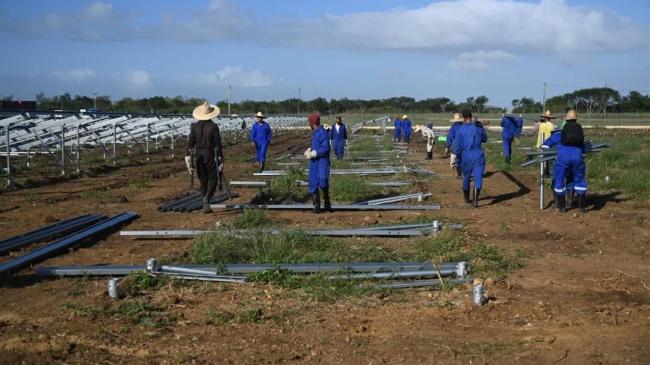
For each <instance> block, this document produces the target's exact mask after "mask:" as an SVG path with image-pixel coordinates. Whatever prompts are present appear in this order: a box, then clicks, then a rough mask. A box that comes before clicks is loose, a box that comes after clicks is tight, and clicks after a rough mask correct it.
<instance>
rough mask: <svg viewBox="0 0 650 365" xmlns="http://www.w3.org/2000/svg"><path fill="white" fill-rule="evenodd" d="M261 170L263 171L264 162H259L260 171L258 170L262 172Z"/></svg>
mask: <svg viewBox="0 0 650 365" xmlns="http://www.w3.org/2000/svg"><path fill="white" fill-rule="evenodd" d="M262 171H264V162H260V171H259V172H262Z"/></svg>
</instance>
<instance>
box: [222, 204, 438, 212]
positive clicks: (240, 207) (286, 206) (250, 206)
mask: <svg viewBox="0 0 650 365" xmlns="http://www.w3.org/2000/svg"><path fill="white" fill-rule="evenodd" d="M210 208H212V209H227V210H243V209H268V210H311V209H314V206H313V205H311V204H269V205H257V204H211V205H210ZM438 209H440V206H439V205H397V204H385V205H383V204H382V205H367V204H340V205H332V210H334V211H336V210H438Z"/></svg>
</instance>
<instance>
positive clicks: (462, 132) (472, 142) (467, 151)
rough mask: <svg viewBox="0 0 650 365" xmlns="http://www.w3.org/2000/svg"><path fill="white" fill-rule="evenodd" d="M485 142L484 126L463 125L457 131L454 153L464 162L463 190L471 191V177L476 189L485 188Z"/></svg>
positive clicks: (462, 165)
mask: <svg viewBox="0 0 650 365" xmlns="http://www.w3.org/2000/svg"><path fill="white" fill-rule="evenodd" d="M485 142H487V134H486V133H485V129H483V127H482V126H477V125H476V124H474V123H471V124H463V125H461V126H460V127H458V130H457V131H456V137H455V139H454V153H455V154H456V156H459V157H460V159H461V161H462V164H461V169H462V171H463V190H469V180H470V177H473V178H474V189H481V188H482V187H483V174H484V173H485V153H483V148H482V146H481V145H482V144H483V143H485Z"/></svg>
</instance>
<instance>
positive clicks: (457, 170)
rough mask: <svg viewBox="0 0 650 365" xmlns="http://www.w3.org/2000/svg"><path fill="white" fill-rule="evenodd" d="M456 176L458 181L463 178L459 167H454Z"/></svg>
mask: <svg viewBox="0 0 650 365" xmlns="http://www.w3.org/2000/svg"><path fill="white" fill-rule="evenodd" d="M456 176H457V177H458V178H459V179H462V178H463V171H462V170H461V169H460V166H456Z"/></svg>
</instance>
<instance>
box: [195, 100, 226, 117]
mask: <svg viewBox="0 0 650 365" xmlns="http://www.w3.org/2000/svg"><path fill="white" fill-rule="evenodd" d="M219 113H220V110H219V107H218V106H216V105H212V104H208V102H207V101H206V102H204V103H203V104H201V105H199V106H197V107H196V108H194V110H193V111H192V117H194V119H196V120H210V119H212V118H216V117H217V116H219Z"/></svg>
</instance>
